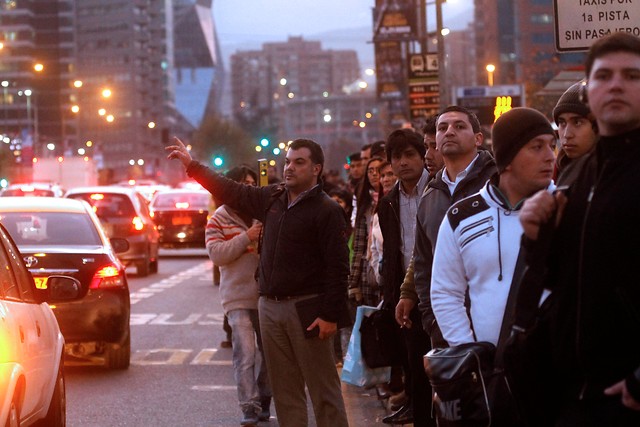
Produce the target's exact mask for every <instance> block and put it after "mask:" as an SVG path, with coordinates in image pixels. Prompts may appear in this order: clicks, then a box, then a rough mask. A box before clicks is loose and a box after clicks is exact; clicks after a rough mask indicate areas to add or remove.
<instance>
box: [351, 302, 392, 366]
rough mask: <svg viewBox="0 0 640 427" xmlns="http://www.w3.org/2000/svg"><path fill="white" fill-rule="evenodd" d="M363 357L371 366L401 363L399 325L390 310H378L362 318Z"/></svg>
mask: <svg viewBox="0 0 640 427" xmlns="http://www.w3.org/2000/svg"><path fill="white" fill-rule="evenodd" d="M360 337H361V351H362V358H363V359H364V362H365V363H366V364H367V366H368V367H369V368H372V369H373V368H382V367H384V366H394V365H399V364H400V363H401V362H402V353H401V352H400V351H398V349H399V348H400V346H401V345H402V343H401V341H400V339H401V338H400V334H399V330H398V326H397V325H396V323H395V319H394V318H393V314H392V313H391V312H390V311H389V310H385V309H382V310H377V311H374V312H373V313H372V314H370V315H369V316H365V317H364V318H363V319H362V325H361V326H360Z"/></svg>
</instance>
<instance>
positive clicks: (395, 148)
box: [384, 129, 427, 162]
mask: <svg viewBox="0 0 640 427" xmlns="http://www.w3.org/2000/svg"><path fill="white" fill-rule="evenodd" d="M407 147H412V148H415V149H416V151H417V152H418V154H420V157H424V154H425V152H426V151H427V150H426V149H425V147H424V141H423V138H422V136H421V135H420V134H419V133H417V132H416V131H414V130H413V129H396V130H394V131H393V132H391V133H390V134H389V137H388V138H387V143H386V144H385V146H384V149H385V151H386V153H387V161H389V162H391V157H392V155H393V153H394V152H402V151H404V150H405V149H406V148H407Z"/></svg>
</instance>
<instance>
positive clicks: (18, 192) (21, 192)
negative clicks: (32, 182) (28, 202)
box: [2, 188, 55, 197]
mask: <svg viewBox="0 0 640 427" xmlns="http://www.w3.org/2000/svg"><path fill="white" fill-rule="evenodd" d="M2 196H3V197H24V196H35V197H54V196H55V193H54V192H53V191H51V190H43V189H38V188H28V189H23V188H7V189H6V190H4V191H3V192H2Z"/></svg>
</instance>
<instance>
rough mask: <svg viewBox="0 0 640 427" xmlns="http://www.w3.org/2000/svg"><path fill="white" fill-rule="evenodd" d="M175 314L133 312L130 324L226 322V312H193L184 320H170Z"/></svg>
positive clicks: (206, 323) (179, 324)
mask: <svg viewBox="0 0 640 427" xmlns="http://www.w3.org/2000/svg"><path fill="white" fill-rule="evenodd" d="M173 316H174V314H173V313H131V319H130V320H129V324H130V325H131V326H140V325H165V326H184V325H196V324H197V325H201V326H206V325H218V326H219V325H222V323H223V322H224V314H222V313H208V314H200V313H192V314H190V315H188V316H187V318H186V319H183V320H173V321H171V320H169V319H171V318H172V317H173Z"/></svg>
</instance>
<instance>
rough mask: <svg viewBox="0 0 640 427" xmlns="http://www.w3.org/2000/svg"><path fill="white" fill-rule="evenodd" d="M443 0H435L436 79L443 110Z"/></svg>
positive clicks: (445, 90) (446, 98)
mask: <svg viewBox="0 0 640 427" xmlns="http://www.w3.org/2000/svg"><path fill="white" fill-rule="evenodd" d="M443 2H444V0H436V30H437V37H438V81H439V83H440V111H442V110H444V109H445V108H446V107H447V105H448V104H449V88H448V87H447V79H446V78H445V72H446V71H445V64H444V61H445V48H444V35H443V34H442V30H443V28H444V27H443V23H442V3H443Z"/></svg>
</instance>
